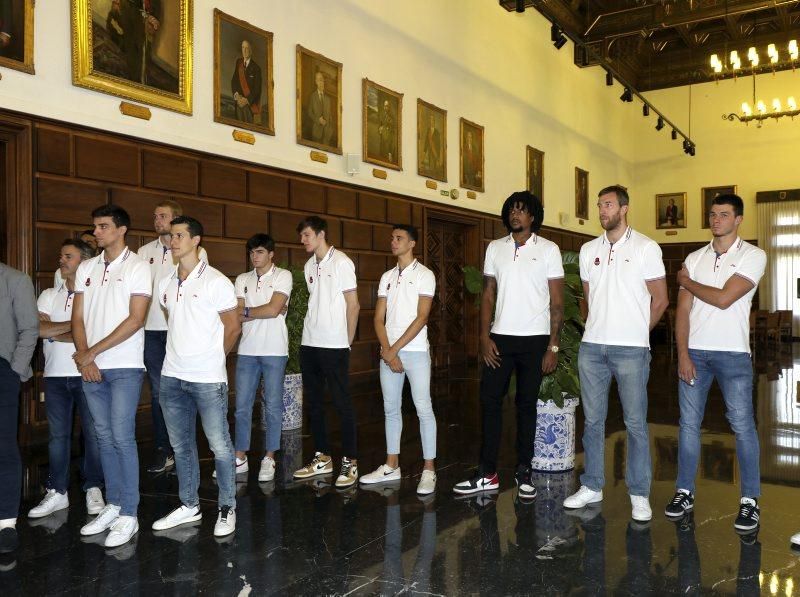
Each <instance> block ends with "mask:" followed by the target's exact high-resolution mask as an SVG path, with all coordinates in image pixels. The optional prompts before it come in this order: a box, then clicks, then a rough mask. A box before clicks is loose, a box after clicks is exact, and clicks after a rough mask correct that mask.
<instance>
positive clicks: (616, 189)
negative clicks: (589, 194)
mask: <svg viewBox="0 0 800 597" xmlns="http://www.w3.org/2000/svg"><path fill="white" fill-rule="evenodd" d="M609 193H614V194H615V195H616V196H617V202H618V203H619V206H620V207H622V206H623V205H628V204H629V203H630V202H631V198H630V195H628V189H626V188H625V187H623V186H622V185H618V184H612V185H611V186H610V187H606V188H604V189H602V190H601V191H600V192H599V193H597V196H598V198H599V197H602V196H603V195H608V194H609Z"/></svg>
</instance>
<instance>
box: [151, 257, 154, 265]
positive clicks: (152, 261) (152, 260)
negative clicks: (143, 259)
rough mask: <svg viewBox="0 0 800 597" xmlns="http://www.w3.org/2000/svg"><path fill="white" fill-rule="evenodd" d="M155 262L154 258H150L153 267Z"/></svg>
mask: <svg viewBox="0 0 800 597" xmlns="http://www.w3.org/2000/svg"><path fill="white" fill-rule="evenodd" d="M154 262H155V259H153V258H152V257H151V258H150V265H153V263H154Z"/></svg>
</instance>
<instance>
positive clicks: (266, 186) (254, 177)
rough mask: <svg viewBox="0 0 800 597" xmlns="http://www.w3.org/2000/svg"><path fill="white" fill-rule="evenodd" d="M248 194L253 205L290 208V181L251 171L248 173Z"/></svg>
mask: <svg viewBox="0 0 800 597" xmlns="http://www.w3.org/2000/svg"><path fill="white" fill-rule="evenodd" d="M247 194H248V200H249V201H250V202H251V203H258V204H259V205H269V206H271V207H289V179H288V178H286V177H285V176H281V175H275V174H268V173H266V172H255V171H252V170H251V171H250V172H248V173H247Z"/></svg>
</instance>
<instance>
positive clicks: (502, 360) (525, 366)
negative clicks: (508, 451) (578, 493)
mask: <svg viewBox="0 0 800 597" xmlns="http://www.w3.org/2000/svg"><path fill="white" fill-rule="evenodd" d="M500 213H501V216H502V219H503V224H504V225H505V227H506V230H508V232H509V234H508V236H507V237H505V238H500V239H497V240H493V241H492V242H491V243H489V246H488V247H487V248H486V257H485V259H484V262H483V283H484V284H483V295H482V297H481V319H480V356H481V358H482V359H483V362H484V364H485V365H486V366H485V367H484V368H483V373H482V374H481V387H480V396H481V416H482V419H483V443H482V446H481V455H480V466H479V468H478V472H477V474H476V475H475V476H474V477H472V478H470V479H467V480H465V481H462V482H460V483H457V484H456V485H455V486H454V487H453V491H454V492H456V493H460V494H470V493H476V492H478V491H486V490H492V489H497V488H498V487H499V486H500V479H499V477H498V475H497V455H498V451H499V449H500V437H501V434H502V429H503V398H504V397H505V395H506V394H507V393H508V387H509V384H510V381H511V376H512V375H513V374H514V373H516V376H517V389H516V396H515V402H516V407H517V446H516V447H517V468H516V471H515V475H514V480H515V482H516V485H517V491H518V495H519V497H520V499H522V500H532V499H534V498H535V497H536V487H535V486H534V484H533V479H532V474H533V471H532V469H531V460H532V459H533V443H534V436H535V431H536V400H537V399H538V395H539V386H540V385H541V382H542V376H544V375H547V374H548V373H552V372H553V371H554V370H555V368H556V365H557V364H558V348H559V341H560V340H561V329H562V327H563V325H564V266H563V265H562V262H561V251H560V250H559V248H558V246H556V244H555V243H553V242H551V241H549V240H547V239H544V238H542V237H541V236H539V235H538V234H537V232H538V231H539V228H541V226H542V221H543V219H544V208H543V207H542V203H541V202H540V201H539V199H538V198H537V197H536V196H535V195H533V194H532V193H530V192H528V191H519V192H517V193H513V194H512V195H511V196H510V197H508V199H506V201H505V203H503V208H502V210H501V212H500ZM493 315H494V317H493ZM492 319H494V321H492ZM490 325H491V332H490Z"/></svg>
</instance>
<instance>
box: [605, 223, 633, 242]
mask: <svg viewBox="0 0 800 597" xmlns="http://www.w3.org/2000/svg"><path fill="white" fill-rule="evenodd" d="M632 235H633V228H631V227H630V226H628V228H627V229H626V230H625V234H623V235H622V236H621V237H620V238H619V240H618V241H617V242H615V243H613V244H615V245H617V246H619V245H623V244H625V243H626V242H627V241H628V240H630V238H631V236H632ZM606 243H608V244H612V243H611V241H610V240H608V232H603V244H606Z"/></svg>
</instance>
